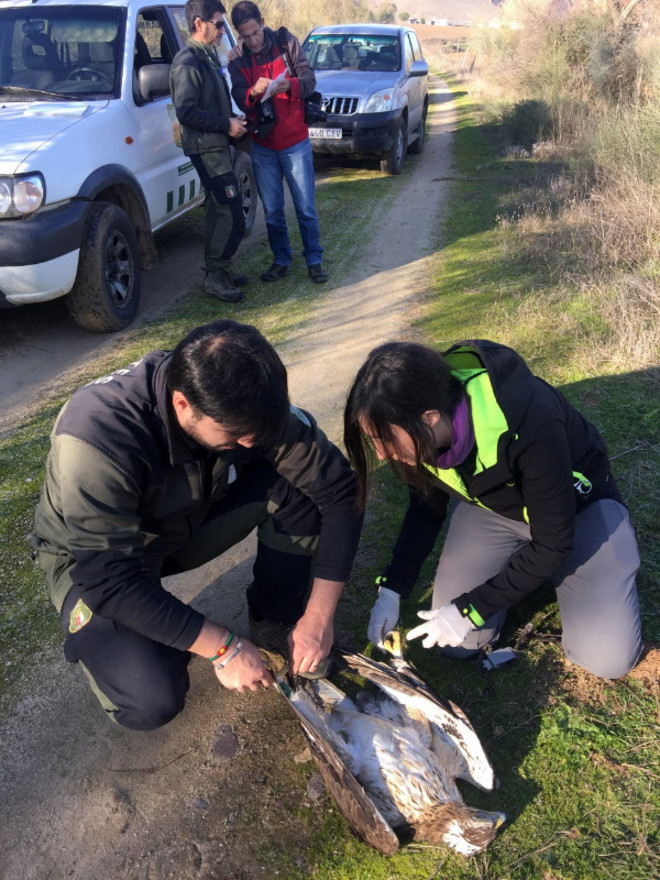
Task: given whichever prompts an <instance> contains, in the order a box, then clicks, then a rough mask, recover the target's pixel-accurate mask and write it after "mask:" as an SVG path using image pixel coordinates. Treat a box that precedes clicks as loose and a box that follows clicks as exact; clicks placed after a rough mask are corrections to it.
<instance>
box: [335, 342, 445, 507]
mask: <svg viewBox="0 0 660 880" xmlns="http://www.w3.org/2000/svg"><path fill="white" fill-rule="evenodd" d="M461 395H462V386H461V383H460V381H459V380H458V379H457V378H456V377H455V376H454V375H453V374H452V373H451V371H450V369H449V365H448V364H447V362H446V360H445V359H444V357H443V356H442V355H441V354H440V353H439V352H437V351H434V350H433V349H431V348H427V347H426V346H425V345H418V344H417V343H414V342H386V343H385V344H384V345H380V346H378V348H374V350H373V351H372V352H371V353H370V354H369V356H368V357H367V360H366V361H365V362H364V364H363V365H362V367H361V368H360V370H359V372H358V374H357V376H356V378H355V381H354V382H353V386H352V388H351V390H350V391H349V393H348V400H347V402H346V408H345V410H344V443H345V445H346V450H347V452H348V457H349V459H350V462H351V464H352V465H353V467H354V468H355V471H356V473H357V476H358V483H359V487H360V494H359V499H360V503H361V506H362V508H364V505H365V502H366V494H367V481H368V476H369V472H370V471H371V469H372V467H373V464H374V463H375V461H376V456H375V452H374V448H373V444H372V443H371V442H370V440H369V438H368V437H366V436H365V434H364V432H363V430H362V427H361V426H362V425H364V426H366V427H368V429H369V432H370V434H372V435H374V436H375V437H377V438H378V440H379V441H380V442H381V443H383V444H384V445H385V447H387V448H390V449H394V450H396V448H397V443H396V439H395V437H394V434H393V431H392V426H394V425H396V426H398V427H400V428H403V430H404V431H405V432H406V433H407V434H409V435H410V437H411V439H412V442H413V444H414V447H415V453H416V460H417V467H416V468H413V467H410V466H405V465H402V464H400V463H399V462H390V464H391V466H392V467H393V468H394V470H395V471H396V472H397V473H398V474H399V475H400V476H401V477H402V478H403V479H405V480H406V482H408V483H411V484H413V485H417V486H423V485H424V484H425V483H427V482H428V481H427V480H425V479H424V477H425V471H424V468H423V463H424V462H426V463H429V464H430V463H432V462H434V461H435V456H436V454H437V448H436V443H435V438H434V436H433V432H432V431H431V429H430V428H429V427H428V425H427V424H426V423H425V422H424V420H423V418H422V416H423V414H424V413H425V412H427V411H428V410H434V409H435V410H438V411H439V412H440V413H441V414H442V415H446V416H448V417H451V416H452V414H453V412H454V410H455V409H456V406H457V405H458V403H459V401H460V399H461Z"/></svg>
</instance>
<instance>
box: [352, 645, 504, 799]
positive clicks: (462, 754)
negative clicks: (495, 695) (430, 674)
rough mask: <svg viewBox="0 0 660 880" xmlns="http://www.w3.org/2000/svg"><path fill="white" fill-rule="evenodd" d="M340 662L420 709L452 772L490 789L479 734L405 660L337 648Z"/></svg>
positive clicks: (490, 775)
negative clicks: (392, 661)
mask: <svg viewBox="0 0 660 880" xmlns="http://www.w3.org/2000/svg"><path fill="white" fill-rule="evenodd" d="M335 655H336V656H338V658H339V660H340V662H343V663H344V664H345V665H346V666H348V667H349V669H352V670H353V671H355V672H357V673H358V674H359V675H361V676H362V677H363V678H366V679H368V680H369V681H372V682H373V683H374V684H375V685H377V686H378V687H379V688H381V690H383V691H385V693H387V694H388V695H389V696H390V697H392V699H394V700H396V701H397V702H399V703H402V704H403V705H405V706H406V707H407V709H408V711H409V712H410V713H411V715H413V714H414V713H415V712H418V713H419V712H421V713H422V714H423V715H424V716H425V717H426V718H427V719H428V721H429V722H430V724H431V728H432V730H433V732H434V745H433V748H434V751H436V752H437V753H438V754H439V755H440V756H441V757H442V759H443V760H444V761H445V762H446V763H447V767H448V769H450V770H451V771H452V773H453V775H454V776H456V777H458V778H460V779H465V780H466V781H467V782H471V783H472V784H473V785H476V786H477V787H478V788H482V789H484V790H486V791H491V790H492V789H493V787H494V785H495V776H494V773H493V768H492V765H491V763H490V761H489V760H488V757H487V756H486V753H485V751H484V749H483V746H482V745H481V742H480V740H479V737H478V736H477V734H476V732H475V730H474V728H473V727H472V725H471V724H470V721H469V720H468V718H467V716H466V715H465V713H464V712H462V711H461V710H460V709H459V708H458V706H456V705H454V703H452V702H450V701H449V700H445V699H444V698H443V697H441V696H440V695H439V694H438V693H436V691H435V690H433V688H432V687H431V686H430V685H428V684H427V683H426V682H425V681H424V680H423V679H422V678H421V676H420V675H419V674H418V672H417V670H416V669H415V668H414V667H413V666H412V665H411V664H409V663H406V662H404V661H402V660H399V661H397V668H396V669H393V668H392V667H391V666H390V665H389V664H386V663H380V662H379V661H377V660H372V659H370V658H369V657H365V656H364V655H363V654H355V653H353V652H350V651H341V652H339V651H337V652H335Z"/></svg>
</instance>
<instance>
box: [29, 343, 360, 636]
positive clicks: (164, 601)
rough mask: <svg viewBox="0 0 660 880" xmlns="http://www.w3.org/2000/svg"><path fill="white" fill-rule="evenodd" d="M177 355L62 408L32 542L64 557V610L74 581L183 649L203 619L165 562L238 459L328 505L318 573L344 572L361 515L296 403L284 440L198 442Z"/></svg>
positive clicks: (337, 465) (117, 613) (331, 452)
mask: <svg viewBox="0 0 660 880" xmlns="http://www.w3.org/2000/svg"><path fill="white" fill-rule="evenodd" d="M169 359H170V353H169V352H163V351H158V352H152V353H151V354H149V355H147V356H146V357H145V358H144V359H143V360H141V361H138V362H137V363H135V364H131V365H130V366H129V367H128V368H127V369H125V370H119V371H118V372H116V373H113V374H112V375H111V376H107V377H104V378H103V379H98V380H96V382H92V383H90V384H89V385H86V386H84V387H83V388H81V389H79V390H78V391H77V392H76V393H75V394H74V395H73V397H72V398H71V400H70V401H69V402H68V404H67V405H66V406H65V407H64V409H63V410H62V412H61V413H60V415H59V417H58V419H57V422H56V423H55V427H54V429H53V433H52V435H51V451H50V454H49V456H48V462H47V473H46V480H45V484H44V488H43V492H42V496H41V500H40V502H39V505H38V507H37V511H36V518H35V529H34V531H35V534H34V537H33V544H34V546H35V547H36V548H37V549H38V550H39V551H40V552H45V553H50V554H56V555H57V556H58V557H59V559H60V561H61V564H60V565H59V566H56V571H55V576H54V577H53V583H50V584H48V587H49V590H50V592H51V598H52V600H53V602H54V604H55V606H56V607H57V608H58V609H60V608H61V606H62V603H63V602H64V598H65V594H66V592H67V591H68V589H69V588H70V586H71V584H72V583H73V584H75V585H76V588H77V589H79V590H80V594H81V597H82V599H83V601H84V602H85V604H86V605H87V606H88V607H89V608H90V609H91V610H92V611H93V612H94V613H96V614H99V615H100V616H101V617H106V618H110V619H112V620H115V621H117V622H118V623H122V624H124V625H125V626H127V627H130V628H131V629H133V630H135V631H137V632H140V633H142V634H143V635H145V636H147V637H148V638H151V639H154V640H155V641H158V642H162V643H164V644H167V645H172V646H174V647H176V648H180V649H182V650H185V649H187V648H189V647H190V645H191V644H192V643H193V642H194V640H195V639H196V637H197V635H198V634H199V631H200V629H201V626H202V623H203V617H202V615H201V614H199V612H197V611H195V610H194V609H192V608H190V607H189V606H188V605H186V604H184V603H183V602H181V601H179V599H177V598H176V597H174V596H173V595H172V594H171V593H169V592H167V591H166V590H165V589H164V588H163V587H162V586H161V583H160V571H161V566H162V564H163V561H164V560H165V558H166V557H168V556H170V555H173V554H175V553H176V551H177V550H178V549H179V548H181V547H183V546H184V545H185V544H186V542H187V541H188V540H189V539H190V537H191V536H192V535H194V533H195V531H196V529H197V528H198V526H199V525H200V523H202V522H203V520H204V519H205V517H206V515H207V513H208V511H209V508H210V506H211V505H212V504H213V503H214V502H216V501H218V500H219V499H220V498H222V497H223V496H224V494H225V493H226V490H227V485H228V478H229V477H230V468H231V466H232V465H233V466H234V468H235V471H236V474H237V479H238V480H239V481H240V476H241V471H242V470H243V469H244V468H245V467H247V466H249V463H250V461H251V460H253V459H254V458H255V456H259V457H260V458H261V459H265V460H267V461H268V462H269V463H270V464H272V466H273V467H274V468H275V470H276V471H277V472H278V473H279V474H281V475H282V476H283V477H285V478H286V479H287V480H288V481H289V482H290V483H292V484H293V485H294V486H295V487H296V488H297V489H299V490H300V491H301V492H303V493H304V494H305V495H307V496H308V497H309V498H310V499H311V500H312V501H313V502H314V504H315V505H316V506H317V507H318V508H319V510H320V514H321V532H320V540H319V547H318V552H317V556H316V563H315V568H314V574H315V576H316V577H319V578H326V579H328V580H333V581H339V582H342V581H345V580H346V579H347V577H348V575H349V572H350V569H351V565H352V562H353V557H354V555H355V550H356V547H357V542H358V538H359V531H360V519H359V517H358V516H357V514H356V508H355V479H354V474H353V472H352V471H351V469H350V468H349V466H348V462H347V461H346V459H345V458H344V456H343V455H342V454H341V452H340V451H339V449H337V447H336V446H334V445H333V444H332V443H330V441H329V440H328V439H327V437H326V436H325V434H324V433H323V432H322V431H321V430H320V429H319V428H318V427H317V425H316V423H315V422H314V420H313V419H312V417H311V416H309V415H308V414H306V413H303V412H302V411H301V410H297V409H296V408H295V407H292V408H291V414H290V416H289V421H288V424H287V427H286V430H285V432H284V435H283V436H282V438H281V440H280V442H279V444H278V445H277V447H276V448H273V449H269V450H258V449H256V448H253V449H245V448H243V447H239V448H238V449H232V450H227V451H224V452H221V453H217V452H212V451H210V450H206V449H204V448H203V447H201V446H200V445H198V444H197V443H195V441H194V440H192V439H191V438H190V437H188V435H187V434H186V433H185V432H184V431H183V430H182V429H181V428H180V426H179V424H178V421H177V419H176V416H175V414H174V412H173V410H172V406H171V393H170V392H169V390H168V388H167V384H166V383H167V365H168V362H169ZM232 476H233V471H232ZM51 569H52V567H51Z"/></svg>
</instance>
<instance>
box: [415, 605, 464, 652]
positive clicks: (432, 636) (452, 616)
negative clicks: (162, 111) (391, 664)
mask: <svg viewBox="0 0 660 880" xmlns="http://www.w3.org/2000/svg"><path fill="white" fill-rule="evenodd" d="M417 617H421V618H422V620H425V621H426V623H421V624H420V625H419V626H416V627H415V628H414V629H411V630H410V632H409V633H408V635H407V636H406V638H407V639H408V641H410V639H418V638H419V637H420V636H426V638H425V639H424V641H423V642H422V645H423V646H424V647H425V648H432V647H433V645H439V646H440V647H441V648H442V647H450V648H455V647H456V646H457V645H460V644H462V643H463V641H464V640H465V637H466V636H467V634H468V633H469V632H471V631H472V630H473V629H475V626H474V624H473V623H472V621H471V620H470V619H469V617H463V615H462V614H461V612H460V611H459V610H458V608H457V607H456V606H455V605H454V603H453V602H450V603H449V605H443V606H442V608H436V609H434V610H433V611H418V612H417Z"/></svg>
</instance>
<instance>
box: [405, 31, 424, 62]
mask: <svg viewBox="0 0 660 880" xmlns="http://www.w3.org/2000/svg"><path fill="white" fill-rule="evenodd" d="M408 39H409V40H410V44H411V46H412V50H413V55H414V57H415V61H423V60H424V55H423V54H422V47H421V46H420V45H419V40H418V39H417V34H416V33H414V32H412V31H409V32H408Z"/></svg>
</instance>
